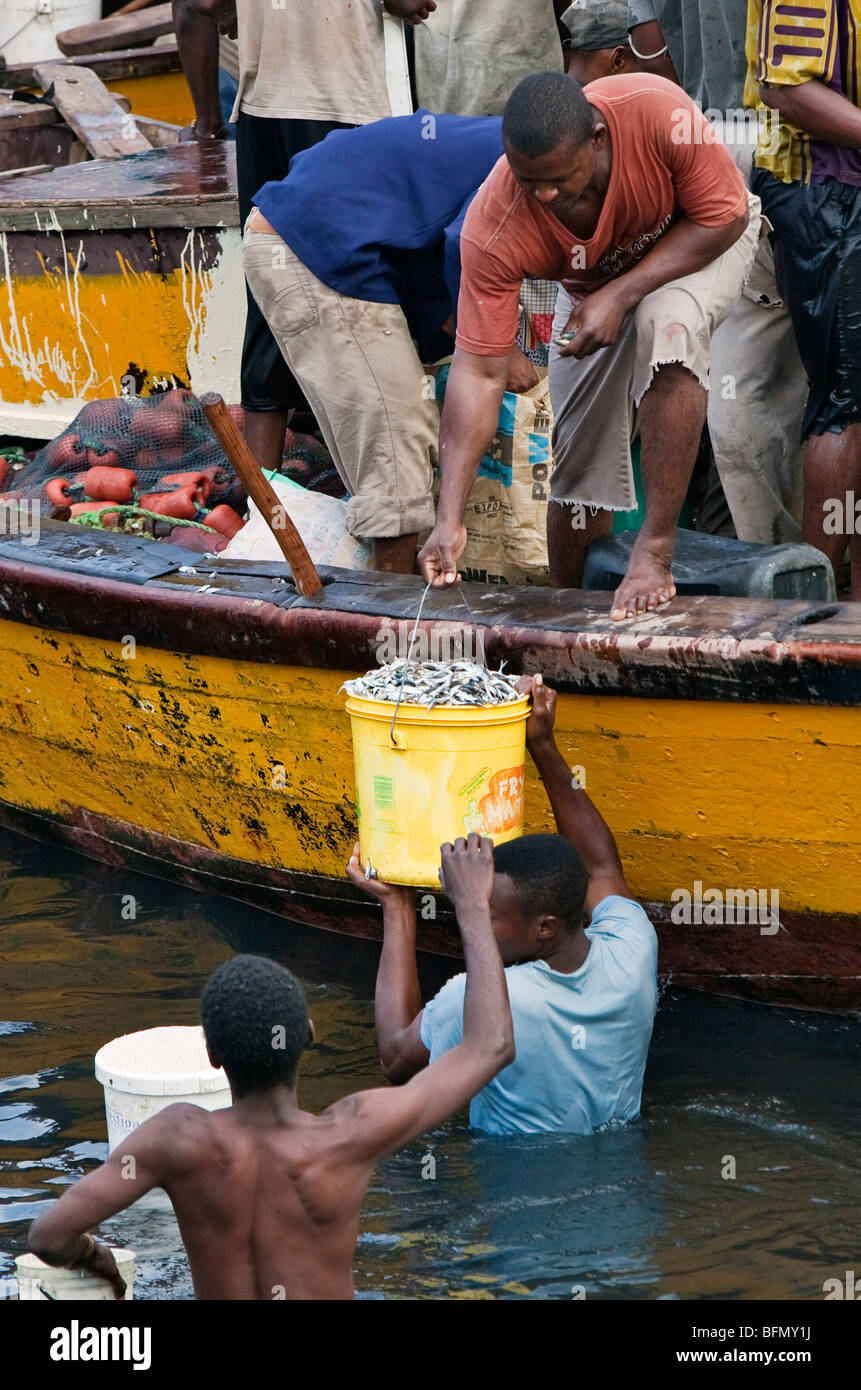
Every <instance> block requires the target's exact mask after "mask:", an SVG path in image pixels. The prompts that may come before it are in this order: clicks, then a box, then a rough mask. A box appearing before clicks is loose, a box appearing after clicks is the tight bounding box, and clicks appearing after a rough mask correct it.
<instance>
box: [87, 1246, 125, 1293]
mask: <svg viewBox="0 0 861 1390" xmlns="http://www.w3.org/2000/svg"><path fill="white" fill-rule="evenodd" d="M84 1268H85V1269H86V1270H87V1273H88V1274H94V1275H95V1276H96V1278H97V1279H106V1280H107V1282H108V1283H109V1284H110V1286H111V1288H112V1289H113V1291H114V1298H124V1297H125V1292H126V1281H125V1279H124V1278H123V1276H122V1275H121V1274H120V1271H119V1270H118V1268H117V1262H116V1260H115V1259H114V1252H113V1250H111V1249H110V1247H109V1246H107V1245H103V1244H102V1242H101V1241H100V1240H97V1241H96V1244H95V1248H94V1250H93V1253H92V1255H91V1256H90V1258H89V1259H88V1260H87V1261H86V1263H85V1265H84Z"/></svg>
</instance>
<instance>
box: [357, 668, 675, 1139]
mask: <svg viewBox="0 0 861 1390" xmlns="http://www.w3.org/2000/svg"><path fill="white" fill-rule="evenodd" d="M521 689H522V690H523V693H531V694H532V701H533V703H532V713H531V714H530V716H529V720H528V722H527V725H526V741H527V747H528V748H529V751H530V753H531V755H532V758H533V761H534V762H535V765H536V767H537V768H538V771H539V773H540V774H541V779H542V781H543V783H544V786H545V788H546V790H547V794H548V796H549V798H550V805H551V807H552V809H553V815H554V817H555V819H556V825H557V827H558V829H559V834H558V835H523V836H522V837H521V838H520V839H518V840H510V841H508V843H507V844H503V845H498V846H497V848H496V849H495V850H494V852H493V860H494V866H495V869H496V876H495V878H494V882H493V892H492V895H491V899H490V915H491V921H492V923H493V933H494V935H495V937H496V942H497V946H498V947H499V953H500V955H501V957H502V960H503V962H504V964H505V966H506V971H505V976H506V980H507V982H508V994H509V998H510V1001H511V1016H512V1019H513V1021H514V1040H515V1045H516V1047H517V1055H516V1057H515V1059H514V1061H513V1062H512V1063H511V1064H510V1065H509V1066H507V1067H506V1068H505V1070H504V1071H501V1072H500V1073H499V1075H498V1076H495V1077H494V1078H493V1080H492V1081H490V1082H489V1083H488V1085H486V1086H485V1088H484V1090H483V1091H481V1092H479V1094H478V1095H477V1096H476V1097H475V1099H474V1100H473V1102H472V1104H471V1106H470V1111H469V1119H470V1124H471V1125H472V1126H473V1128H475V1129H483V1130H486V1131H488V1132H489V1133H491V1134H515V1133H520V1134H536V1133H539V1132H542V1131H544V1132H546V1131H553V1130H560V1131H564V1132H567V1133H570V1134H591V1133H592V1132H593V1131H594V1130H596V1129H597V1128H598V1127H599V1126H600V1125H605V1124H608V1123H609V1122H610V1121H611V1120H633V1119H636V1117H637V1116H638V1115H639V1113H640V1095H641V1092H642V1088H643V1074H644V1072H645V1069H646V1056H647V1054H648V1050H649V1041H650V1039H651V1036H652V1023H653V1020H654V1017H655V1010H656V1008H657V956H658V942H657V938H656V936H655V930H654V928H653V926H652V924H651V922H650V921H649V919H648V917H647V916H646V914H645V912H644V911H643V909H642V908H641V907H640V904H639V903H637V902H634V901H633V900H632V897H631V891H630V889H629V888H628V885H627V883H626V882H625V876H624V873H623V871H622V864H621V861H620V859H619V853H618V850H617V849H616V843H615V841H614V839H613V836H612V833H611V831H610V829H609V827H608V826H607V824H606V823H605V821H604V820H603V818H602V816H601V815H600V813H599V811H598V810H597V808H596V807H595V806H594V805H593V804H592V802H591V801H590V799H589V797H588V796H587V795H586V793H585V791H583V789H582V788H581V786H580V784H579V783H578V782H576V781H572V777H571V771H570V769H569V767H568V765H567V764H566V762H565V759H564V758H563V757H562V754H561V753H560V752H559V750H558V748H557V747H556V742H555V739H554V735H553V723H554V718H555V709H556V694H555V692H554V691H552V690H548V688H547V687H546V686H545V685H544V684H543V682H542V680H541V677H540V676H536V677H535V678H534V679H533V678H530V677H524V680H523V681H522V682H521ZM356 851H358V846H356ZM349 874H350V878H351V880H352V882H353V883H354V884H355V885H356V887H357V888H363V889H364V890H365V891H366V892H367V893H369V894H370V895H371V896H372V897H376V898H377V899H379V901H380V902H381V903H382V906H383V951H382V955H381V957H380V968H379V973H378V975H377V994H376V1021H377V1038H378V1041H379V1046H380V1061H381V1062H382V1066H383V1070H384V1072H385V1073H386V1075H387V1076H388V1077H389V1079H390V1080H391V1081H396V1082H403V1081H409V1084H410V1085H413V1084H414V1082H413V1081H411V1080H410V1078H411V1077H415V1076H416V1075H417V1074H418V1075H420V1074H421V1069H422V1068H423V1067H426V1066H427V1065H428V1063H430V1065H431V1067H432V1068H433V1067H434V1066H436V1065H437V1062H438V1059H439V1058H440V1057H443V1056H446V1055H448V1050H449V1049H450V1048H454V1047H457V1046H458V1044H459V1043H460V1040H461V1037H462V1036H463V1029H464V1025H465V1020H466V1012H465V1008H464V985H465V984H466V982H467V979H468V976H464V975H456V976H455V977H454V979H451V980H449V981H448V982H447V983H446V984H445V985H444V986H443V988H442V989H441V990H440V992H439V994H438V995H437V996H436V998H435V999H432V1000H431V1001H430V1003H428V1004H426V1005H425V1006H424V1008H422V997H421V992H420V989H419V978H418V971H417V968H416V910H415V893H414V891H413V889H412V888H400V887H396V886H395V885H394V884H387V883H381V882H375V881H374V880H373V879H370V880H366V879H365V876H364V874H363V873H362V868H361V864H360V863H359V858H358V852H356V853H354V855H353V858H352V859H351V860H350V867H349ZM455 907H456V908H457V904H455ZM584 910H585V911H586V912H588V913H589V914H590V915H591V922H590V925H589V926H588V927H587V928H585V930H584V926H583V915H584Z"/></svg>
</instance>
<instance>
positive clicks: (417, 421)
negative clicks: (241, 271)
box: [242, 225, 439, 540]
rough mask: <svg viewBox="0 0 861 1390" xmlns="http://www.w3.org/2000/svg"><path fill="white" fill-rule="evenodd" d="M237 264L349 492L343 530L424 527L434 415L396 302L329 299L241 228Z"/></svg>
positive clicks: (300, 270)
mask: <svg viewBox="0 0 861 1390" xmlns="http://www.w3.org/2000/svg"><path fill="white" fill-rule="evenodd" d="M242 261H243V265H244V268H245V277H246V279H247V281H248V284H249V287H250V289H251V293H252V294H253V295H254V298H255V299H256V301H257V303H258V305H259V306H260V311H261V313H262V314H263V317H264V318H265V319H266V322H267V323H268V324H269V327H270V328H271V330H272V334H273V336H274V338H275V341H276V342H277V343H278V346H279V347H280V349H281V351H282V352H283V354H284V357H285V358H286V360H287V363H288V365H289V367H290V370H291V371H292V373H293V375H294V376H295V377H296V380H297V381H298V382H299V384H300V386H301V387H302V390H303V391H304V392H305V396H306V397H307V400H308V403H309V405H310V406H311V409H312V410H313V412H314V414H315V416H316V417H317V422H318V424H319V426H320V431H321V433H322V435H323V438H324V440H325V441H326V447H327V448H328V450H329V452H330V454H331V455H332V459H333V461H334V464H335V467H336V468H337V470H338V472H339V474H340V476H341V480H342V482H343V484H344V486H345V488H346V489H347V491H348V492H349V493H350V494H351V496H350V501H349V503H348V506H347V530H348V531H349V532H350V534H351V535H353V536H357V537H360V538H362V539H366V540H371V539H373V538H375V537H377V538H380V539H383V538H387V537H395V536H409V535H412V534H413V533H414V532H418V531H422V530H425V529H426V528H427V527H429V526H433V521H434V503H433V496H432V491H431V489H432V485H433V464H434V463H435V461H436V458H437V449H438V444H439V412H438V410H437V406H436V400H435V397H434V392H433V389H432V388H429V385H428V378H427V377H426V376H425V374H424V372H423V369H422V364H421V362H420V360H419V356H418V353H417V352H416V349H415V346H414V344H413V340H412V338H411V337H410V331H409V328H408V327H407V321H406V318H405V316H404V312H403V310H402V309H401V307H400V305H398V304H373V303H370V302H369V301H367V300H364V299H350V298H348V297H347V296H346V295H343V294H338V293H337V291H336V290H332V289H330V288H329V287H328V285H324V284H323V283H322V281H320V280H318V279H317V278H316V276H315V275H312V274H311V272H310V270H309V269H308V268H307V266H306V265H304V264H303V262H302V261H300V260H299V257H298V256H296V255H295V254H294V252H293V251H291V249H290V247H289V246H288V245H287V244H286V242H285V241H283V240H282V238H281V237H280V236H277V235H274V234H273V233H271V232H252V231H250V230H249V229H248V226H247V225H246V229H245V235H244V237H243V241H242Z"/></svg>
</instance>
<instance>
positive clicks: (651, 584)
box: [610, 553, 676, 622]
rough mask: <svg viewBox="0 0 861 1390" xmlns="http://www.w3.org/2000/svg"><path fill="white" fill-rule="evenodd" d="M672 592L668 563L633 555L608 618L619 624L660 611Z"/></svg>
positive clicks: (672, 595) (649, 556)
mask: <svg viewBox="0 0 861 1390" xmlns="http://www.w3.org/2000/svg"><path fill="white" fill-rule="evenodd" d="M675 592H676V586H675V584H674V583H673V576H672V574H671V573H670V566H669V563H668V561H666V560H664V559H662V558H661V556H659V555H654V554H647V555H643V556H638V555H637V554H636V553H634V554H632V556H631V560H630V563H629V565H628V569H627V572H626V574H625V578H624V579H623V580H622V582H621V584H620V585H619V587H618V589H617V590H616V593H615V595H614V597H613V607H612V608H611V609H610V617H611V618H612V619H613V620H614V621H615V622H620V621H621V620H622V619H623V618H636V617H637V616H638V614H640V613H650V612H651V611H652V609H653V608H660V606H661V604H662V603H669V601H670V599H671V598H673V597H674V596H675Z"/></svg>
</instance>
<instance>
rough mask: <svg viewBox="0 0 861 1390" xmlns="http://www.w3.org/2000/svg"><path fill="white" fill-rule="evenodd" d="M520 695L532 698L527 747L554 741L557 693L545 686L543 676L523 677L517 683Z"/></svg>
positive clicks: (527, 728)
mask: <svg viewBox="0 0 861 1390" xmlns="http://www.w3.org/2000/svg"><path fill="white" fill-rule="evenodd" d="M517 692H518V694H519V695H531V696H532V709H531V710H530V713H529V718H528V719H527V721H526V746H527V748H528V747H530V746H531V745H533V744H537V743H546V742H547V741H548V740H549V741H550V742H552V741H553V726H554V724H555V723H556V691H555V690H551V689H550V687H549V685H545V684H544V677H543V676H521V677H520V680H519V681H518V682H517Z"/></svg>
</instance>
